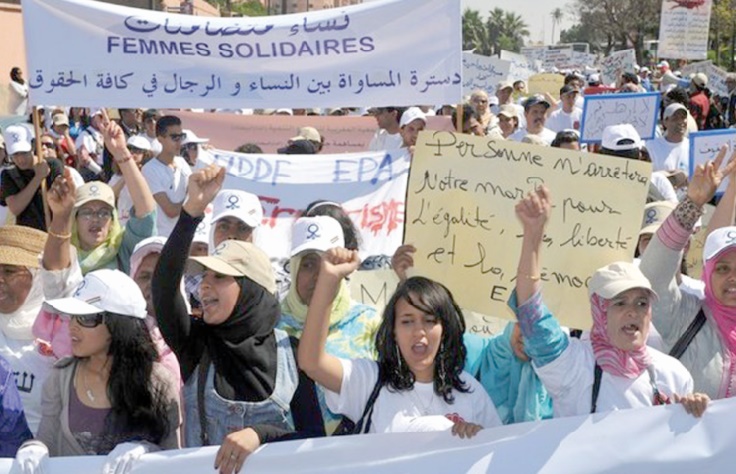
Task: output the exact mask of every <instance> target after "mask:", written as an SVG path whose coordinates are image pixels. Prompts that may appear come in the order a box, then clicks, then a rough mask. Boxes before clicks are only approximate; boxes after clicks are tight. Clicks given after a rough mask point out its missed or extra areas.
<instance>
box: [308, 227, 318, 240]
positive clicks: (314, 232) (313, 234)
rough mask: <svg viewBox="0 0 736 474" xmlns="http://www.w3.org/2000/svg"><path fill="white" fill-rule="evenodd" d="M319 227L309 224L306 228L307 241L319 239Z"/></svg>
mask: <svg viewBox="0 0 736 474" xmlns="http://www.w3.org/2000/svg"><path fill="white" fill-rule="evenodd" d="M318 232H319V225H317V224H309V225H308V226H307V240H314V239H318V238H319V233H318Z"/></svg>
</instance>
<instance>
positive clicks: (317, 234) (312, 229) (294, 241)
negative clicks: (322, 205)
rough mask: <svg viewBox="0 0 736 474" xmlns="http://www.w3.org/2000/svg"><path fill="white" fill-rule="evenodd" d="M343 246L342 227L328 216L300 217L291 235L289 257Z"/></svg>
mask: <svg viewBox="0 0 736 474" xmlns="http://www.w3.org/2000/svg"><path fill="white" fill-rule="evenodd" d="M344 246H345V236H344V235H343V232H342V227H341V226H340V223H339V222H337V220H336V219H333V218H332V217H329V216H315V217H300V218H299V219H297V220H296V222H294V228H293V230H292V233H291V256H292V257H294V256H296V255H299V254H300V253H303V252H307V251H315V252H326V251H328V250H330V249H332V248H335V247H344Z"/></svg>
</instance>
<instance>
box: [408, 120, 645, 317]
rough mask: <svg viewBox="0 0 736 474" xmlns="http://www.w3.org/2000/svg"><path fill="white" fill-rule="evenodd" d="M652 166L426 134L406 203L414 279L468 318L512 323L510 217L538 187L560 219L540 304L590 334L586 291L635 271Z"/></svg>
mask: <svg viewBox="0 0 736 474" xmlns="http://www.w3.org/2000/svg"><path fill="white" fill-rule="evenodd" d="M651 172H652V166H651V164H649V163H645V162H641V161H634V160H622V159H620V158H615V157H609V156H602V155H601V156H599V155H590V154H588V153H581V152H573V151H569V150H562V149H559V148H550V147H540V146H534V145H528V144H525V143H516V142H510V141H506V140H503V141H496V140H493V139H489V138H486V137H474V136H470V135H457V134H454V133H452V132H433V133H427V132H422V133H421V134H420V135H419V139H418V141H417V147H416V149H415V151H414V158H413V159H412V164H411V173H410V176H409V188H408V192H407V201H406V235H405V237H404V241H405V242H411V243H413V244H414V245H415V246H416V248H417V251H416V253H415V254H414V265H415V269H416V272H417V274H419V275H424V276H427V277H430V278H434V279H437V280H438V281H441V282H442V283H444V284H445V285H447V286H448V287H449V288H450V289H451V290H452V292H453V294H454V295H455V297H456V299H457V301H458V303H459V304H460V306H461V307H462V308H468V309H471V310H473V311H478V312H480V313H483V314H490V315H494V316H498V317H502V316H503V317H507V318H513V314H511V313H510V312H509V311H508V307H507V306H506V303H507V301H508V298H509V297H510V296H511V292H512V290H513V289H514V285H515V281H516V268H517V265H518V263H519V255H520V252H521V237H522V229H521V225H520V224H519V222H518V220H517V218H516V214H515V212H514V208H515V206H516V204H517V203H518V202H519V201H520V200H521V199H522V198H523V197H524V196H525V195H526V194H527V193H528V192H529V191H532V190H533V189H535V188H536V187H537V186H539V185H541V184H545V185H546V186H547V187H549V189H550V191H551V193H552V200H553V202H552V204H553V206H554V210H553V212H552V216H551V219H550V222H549V224H548V226H547V231H546V235H545V236H544V243H543V250H542V253H543V255H542V257H541V258H542V265H543V268H542V269H541V278H542V280H543V281H544V300H545V302H546V303H547V305H548V306H549V307H550V309H551V310H552V313H553V314H555V315H556V316H557V317H558V318H559V319H560V320H561V321H562V323H563V324H565V325H567V326H569V327H573V328H589V327H590V305H589V300H588V293H587V281H588V278H589V277H590V276H591V275H592V274H593V272H594V271H595V270H596V269H597V268H599V267H602V266H604V265H606V264H608V263H610V262H613V261H617V260H626V261H631V260H632V258H633V256H634V249H635V247H636V244H637V242H638V232H639V223H640V216H641V215H642V213H643V212H644V203H645V202H646V193H647V190H648V188H649V177H650V175H651Z"/></svg>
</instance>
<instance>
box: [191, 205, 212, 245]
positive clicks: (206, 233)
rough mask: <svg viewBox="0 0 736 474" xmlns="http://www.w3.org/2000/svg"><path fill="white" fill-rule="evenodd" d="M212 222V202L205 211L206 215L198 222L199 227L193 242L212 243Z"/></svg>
mask: <svg viewBox="0 0 736 474" xmlns="http://www.w3.org/2000/svg"><path fill="white" fill-rule="evenodd" d="M211 223H212V204H208V205H207V209H205V211H204V217H203V218H202V220H201V221H200V222H199V224H197V229H196V230H195V231H194V237H193V238H192V243H195V242H198V243H202V244H208V245H209V243H210V227H211V225H210V224H211Z"/></svg>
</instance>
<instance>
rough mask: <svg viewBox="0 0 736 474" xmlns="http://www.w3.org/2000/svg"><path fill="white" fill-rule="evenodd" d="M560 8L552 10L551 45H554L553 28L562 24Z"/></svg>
mask: <svg viewBox="0 0 736 474" xmlns="http://www.w3.org/2000/svg"><path fill="white" fill-rule="evenodd" d="M562 17H563V13H562V8H555V9H554V10H552V44H555V26H557V25H559V24H560V23H562Z"/></svg>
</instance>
